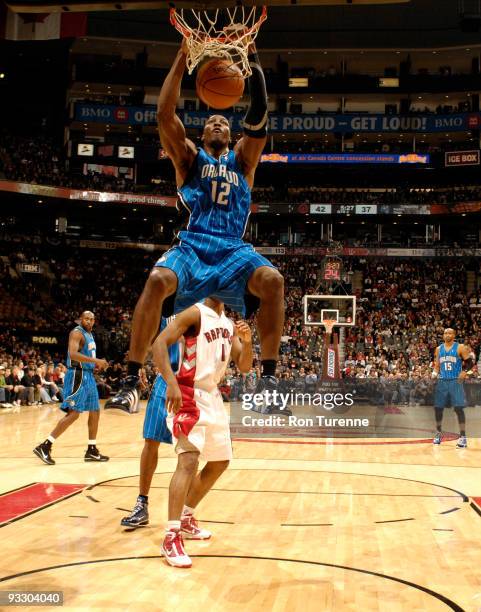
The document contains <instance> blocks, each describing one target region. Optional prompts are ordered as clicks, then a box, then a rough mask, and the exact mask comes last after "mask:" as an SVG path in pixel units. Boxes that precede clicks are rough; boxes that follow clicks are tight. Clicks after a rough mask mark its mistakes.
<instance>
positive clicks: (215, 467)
mask: <svg viewBox="0 0 481 612" xmlns="http://www.w3.org/2000/svg"><path fill="white" fill-rule="evenodd" d="M228 467H229V461H228V460H226V461H208V462H207V463H206V464H205V466H204V467H203V468H202V470H201V471H200V472H198V473H197V474H196V475H195V476H194V477H193V478H192V482H191V484H190V487H189V491H188V493H187V497H186V500H185V505H186V506H187V507H188V508H191V509H192V510H193V509H194V508H195V507H196V506H197V505H198V503H199V502H200V501H201V500H202V499H203V498H204V497H205V496H206V495H207V493H208V492H209V491H210V490H211V489H212V487H213V486H214V484H215V482H216V481H217V480H218V479H219V477H220V476H222V474H223V473H224V472H225V471H226V469H227V468H228Z"/></svg>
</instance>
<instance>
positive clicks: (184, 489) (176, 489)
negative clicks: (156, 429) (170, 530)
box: [169, 436, 199, 529]
mask: <svg viewBox="0 0 481 612" xmlns="http://www.w3.org/2000/svg"><path fill="white" fill-rule="evenodd" d="M181 437H182V436H181ZM180 440H181V438H179V441H180ZM198 467H199V453H198V452H195V451H188V452H185V453H179V455H178V457H177V468H176V470H175V472H174V474H173V476H172V479H171V481H170V485H169V527H170V526H171V525H170V524H171V522H172V521H174V522H177V521H178V529H180V517H181V515H182V510H183V508H184V505H185V502H186V498H187V493H188V491H189V489H190V486H191V483H192V479H193V478H194V477H195V475H196V472H197V468H198ZM176 526H177V525H174V527H176Z"/></svg>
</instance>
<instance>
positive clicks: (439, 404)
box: [434, 378, 466, 408]
mask: <svg viewBox="0 0 481 612" xmlns="http://www.w3.org/2000/svg"><path fill="white" fill-rule="evenodd" d="M465 406H466V395H465V393H464V386H463V383H462V382H461V381H459V380H458V379H456V378H441V379H439V380H438V381H437V383H436V390H435V392H434V407H435V408H451V407H454V408H464V407H465Z"/></svg>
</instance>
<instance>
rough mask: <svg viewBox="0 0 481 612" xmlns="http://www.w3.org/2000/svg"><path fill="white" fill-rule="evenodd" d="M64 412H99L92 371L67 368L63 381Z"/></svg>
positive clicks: (97, 393)
mask: <svg viewBox="0 0 481 612" xmlns="http://www.w3.org/2000/svg"><path fill="white" fill-rule="evenodd" d="M63 397H64V400H63V402H62V404H61V405H60V409H61V410H63V411H64V412H68V411H69V410H76V411H77V412H93V411H98V410H99V392H98V391H97V383H96V382H95V378H94V373H93V371H92V370H86V369H82V368H69V369H68V370H67V373H66V374H65V378H64V381H63Z"/></svg>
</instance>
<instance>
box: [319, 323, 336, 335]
mask: <svg viewBox="0 0 481 612" xmlns="http://www.w3.org/2000/svg"><path fill="white" fill-rule="evenodd" d="M336 323H337V321H336V320H335V319H324V321H323V322H322V324H323V325H324V327H325V329H326V335H328V336H332V330H333V328H334V325H336Z"/></svg>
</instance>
